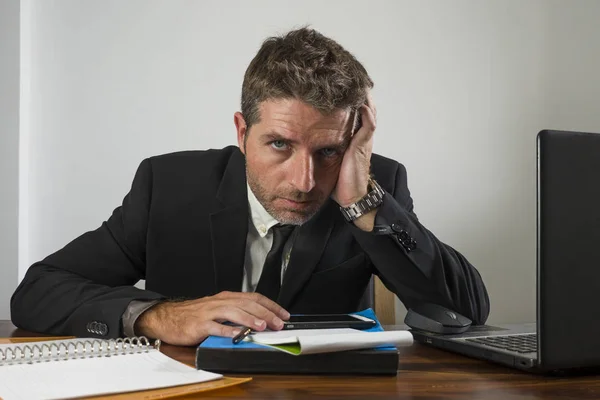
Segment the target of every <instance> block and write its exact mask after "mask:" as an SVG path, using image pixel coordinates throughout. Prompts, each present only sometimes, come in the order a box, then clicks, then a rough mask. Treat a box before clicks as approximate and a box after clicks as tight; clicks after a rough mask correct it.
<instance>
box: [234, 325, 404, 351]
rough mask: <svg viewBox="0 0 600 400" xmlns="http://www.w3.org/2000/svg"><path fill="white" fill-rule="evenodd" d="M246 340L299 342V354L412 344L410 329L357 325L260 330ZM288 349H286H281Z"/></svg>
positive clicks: (257, 341)
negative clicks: (367, 328) (371, 328)
mask: <svg viewBox="0 0 600 400" xmlns="http://www.w3.org/2000/svg"><path fill="white" fill-rule="evenodd" d="M246 340H249V341H253V342H256V343H261V344H265V345H270V346H278V345H285V344H295V343H297V344H299V345H300V349H301V351H300V354H316V353H327V352H333V351H344V350H356V349H368V348H373V347H378V346H385V345H390V346H399V347H400V346H411V345H412V344H413V336H412V333H410V332H409V331H406V330H404V331H384V332H365V331H360V330H356V329H348V328H343V329H300V330H290V331H279V332H257V333H254V334H252V335H250V336H248V337H247V338H246ZM280 350H282V351H286V350H285V349H281V348H280ZM286 352H287V351H286Z"/></svg>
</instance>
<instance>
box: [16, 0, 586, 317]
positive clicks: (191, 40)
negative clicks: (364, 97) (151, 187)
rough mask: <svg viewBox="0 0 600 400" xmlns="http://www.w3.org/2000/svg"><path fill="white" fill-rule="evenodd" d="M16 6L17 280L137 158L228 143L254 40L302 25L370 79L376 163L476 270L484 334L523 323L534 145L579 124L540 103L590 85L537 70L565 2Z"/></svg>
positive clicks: (563, 69) (530, 280)
mask: <svg viewBox="0 0 600 400" xmlns="http://www.w3.org/2000/svg"><path fill="white" fill-rule="evenodd" d="M31 1H32V4H33V7H32V8H33V9H34V10H33V12H32V13H31V21H30V22H31V26H32V27H35V30H33V29H32V31H31V32H30V33H31V55H32V56H31V57H32V59H31V65H30V67H31V93H35V95H32V97H31V104H30V110H29V112H30V115H31V119H30V121H29V122H30V128H29V130H28V139H29V144H28V146H27V149H26V150H25V153H24V154H25V155H24V156H25V157H26V158H27V160H29V162H28V168H29V172H28V174H27V176H26V177H25V179H24V180H22V182H21V183H22V184H23V185H26V187H27V190H28V193H27V196H26V197H27V198H24V199H22V202H21V204H22V205H23V204H26V206H27V215H28V218H29V219H28V221H25V223H24V224H23V225H22V226H21V229H23V230H24V231H23V232H24V238H25V239H24V240H26V241H27V242H28V246H27V251H26V252H24V253H23V254H22V255H23V256H22V257H21V258H20V260H19V265H20V270H19V273H20V276H22V275H23V274H24V273H25V271H26V268H27V267H28V265H30V264H31V263H32V262H34V261H36V260H38V259H40V258H42V257H44V256H45V255H46V254H48V253H49V252H52V251H55V250H56V249H58V248H60V247H61V246H63V245H64V244H65V243H66V242H67V241H69V240H71V239H72V238H74V237H75V236H77V235H79V234H81V233H82V232H83V231H86V230H90V229H95V228H96V227H97V226H98V225H99V224H100V223H101V222H102V221H103V220H104V219H106V218H107V217H108V216H109V214H110V212H111V211H112V209H113V208H114V207H115V206H117V205H118V204H120V201H121V199H122V197H123V195H124V194H125V193H126V191H127V190H128V188H129V184H130V183H131V179H132V177H133V173H134V171H135V168H136V167H137V165H138V163H139V162H140V161H141V160H142V158H144V157H147V156H150V155H153V154H158V153H164V152H169V151H175V150H181V149H190V148H208V147H222V146H224V145H227V144H233V143H235V130H234V125H233V118H232V115H233V112H234V111H236V110H237V109H238V108H239V96H240V86H241V82H242V76H243V73H244V70H245V68H246V66H247V64H248V62H249V61H250V60H251V58H252V57H253V55H254V54H255V52H256V50H257V49H258V47H259V46H260V44H261V42H262V40H263V39H264V38H265V37H267V36H269V35H272V34H276V33H281V32H284V31H287V30H288V29H290V28H293V27H297V26H300V25H303V24H305V23H310V24H312V26H313V27H314V28H316V29H318V30H320V31H321V32H323V33H324V34H326V35H329V36H331V37H333V38H334V39H336V40H338V41H339V42H340V43H341V44H342V45H343V46H345V47H346V48H347V49H349V50H350V51H352V52H353V53H354V54H355V55H356V56H357V57H358V58H359V60H361V61H362V62H363V63H364V64H365V66H366V68H367V69H368V70H369V72H370V73H371V75H372V77H373V79H374V80H375V82H376V89H375V91H374V95H375V100H376V102H377V108H378V118H379V121H378V122H379V123H378V131H377V133H376V140H375V151H376V152H379V153H381V154H384V155H386V156H389V157H392V158H395V159H397V160H399V161H400V162H403V163H404V164H405V165H406V166H407V168H408V172H409V184H410V188H411V190H412V194H413V198H414V200H415V207H416V212H417V214H418V215H419V217H420V218H421V220H422V222H423V223H424V224H425V225H426V226H427V227H428V228H429V229H431V230H432V231H433V232H435V233H436V234H437V235H438V236H439V238H440V239H442V240H444V241H446V242H447V243H449V244H451V245H453V246H454V247H456V248H457V249H459V250H460V251H461V252H462V253H464V254H465V255H466V256H467V257H468V258H469V259H470V260H471V262H472V263H473V264H475V265H476V266H477V268H478V269H479V270H480V271H481V273H482V275H483V277H484V280H485V281H486V283H487V285H488V289H489V292H490V297H491V301H492V314H491V318H490V322H492V323H494V322H516V321H524V320H532V319H533V318H534V317H535V313H534V310H535V308H534V305H535V303H534V301H535V179H534V177H535V147H534V146H535V135H536V133H537V132H538V131H539V130H540V129H542V128H545V127H548V126H550V125H551V124H559V123H560V122H561V121H563V119H561V118H560V115H556V111H557V110H558V109H560V110H562V112H563V113H566V114H569V115H572V116H573V117H572V119H571V120H577V119H578V118H579V117H581V115H580V114H581V113H583V111H577V113H579V114H577V115H575V114H573V113H575V111H572V110H571V111H569V110H570V104H571V101H570V100H567V99H565V100H564V102H561V103H558V102H556V101H549V99H548V94H549V93H551V94H554V93H557V92H559V91H566V90H567V89H568V88H569V87H570V86H569V85H568V84H567V83H564V84H563V83H562V82H561V79H563V77H564V76H567V75H569V74H572V75H577V79H578V80H579V83H581V85H585V84H586V82H587V81H588V80H589V79H590V78H592V77H594V76H595V73H594V72H595V71H596V70H597V68H596V69H595V70H594V69H586V68H584V67H581V66H579V67H577V68H575V67H573V65H572V64H568V63H566V62H565V63H564V64H561V65H556V66H552V67H551V66H549V61H551V60H553V59H554V57H556V58H560V57H558V56H557V54H560V52H563V51H567V50H565V49H563V47H565V46H563V44H564V45H566V43H562V42H561V41H560V40H559V39H560V38H562V35H566V34H569V33H568V32H571V31H567V29H566V28H564V29H563V28H559V29H560V31H557V30H556V29H557V27H556V26H554V25H556V24H550V23H549V22H552V21H554V20H555V19H559V18H560V15H561V14H562V12H563V11H565V10H567V9H569V10H570V9H571V5H572V4H573V3H572V2H564V1H563V2H560V1H553V2H546V1H543V0H532V1H527V2H523V1H521V0H510V1H505V0H497V1H486V2H480V1H476V0H460V1H458V0H457V1H452V2H446V1H442V0H440V1H434V0H429V1H419V2H417V1H407V0H406V1H397V0H390V1H373V2H370V3H369V4H368V5H366V3H365V2H364V1H348V0H344V1H327V2H324V1H304V2H296V1H274V0H273V1H266V0H263V1H252V2H244V1H219V2H217V1H214V2H208V1H204V2H200V1H196V2H192V1H183V0H179V1H174V0H172V1H168V2H167V1H158V0H128V1H122V0H110V1H103V2H97V1H92V0H87V1H82V0H62V1H59V0H55V1H44V0H31ZM577 4H578V6H577V7H574V8H573V10H572V11H570V12H572V13H577V12H580V13H581V14H583V17H582V18H580V19H579V20H578V21H582V20H583V21H584V24H583V25H579V23H573V24H571V25H569V29H574V30H575V33H573V34H572V35H573V37H577V35H582V36H586V37H589V35H590V34H591V35H592V36H593V35H595V36H596V37H597V35H598V28H597V27H596V25H597V24H595V21H594V17H593V16H592V15H591V13H589V14H588V15H586V11H589V10H588V9H593V10H594V11H596V9H597V7H598V6H597V4H598V3H594V2H593V1H590V2H583V1H582V2H580V3H577ZM578 10H579V11H578ZM596 15H598V14H597V13H596ZM551 25H552V26H551ZM588 31H589V32H588ZM554 41H557V42H558V43H559V45H557V46H558V47H555V46H554V43H553V42H554ZM580 46H581V48H585V47H586V46H588V45H585V44H580ZM596 46H597V45H596ZM567 47H568V46H567ZM568 50H569V51H573V52H577V51H578V49H577V48H575V49H573V48H569V49H568ZM590 57H591V56H590ZM589 96H590V97H589V99H590V100H591V92H590V95H589ZM571 98H573V99H574V98H579V92H578V91H577V90H576V89H575V90H573V91H572V92H571ZM596 98H597V96H596ZM586 110H588V111H587V112H588V114H586V115H585V116H589V117H590V118H592V117H594V116H593V115H592V114H593V108H592V107H591V106H590V108H589V109H586ZM564 121H566V122H564V125H565V127H570V126H571V125H570V122H569V121H567V119H564ZM585 126H589V125H585ZM399 318H402V315H399Z"/></svg>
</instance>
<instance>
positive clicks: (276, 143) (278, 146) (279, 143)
mask: <svg viewBox="0 0 600 400" xmlns="http://www.w3.org/2000/svg"><path fill="white" fill-rule="evenodd" d="M286 146H287V143H285V142H284V141H283V140H273V141H272V142H271V147H273V148H274V149H275V150H284V149H285V147H286Z"/></svg>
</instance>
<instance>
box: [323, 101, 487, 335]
mask: <svg viewBox="0 0 600 400" xmlns="http://www.w3.org/2000/svg"><path fill="white" fill-rule="evenodd" d="M358 111H359V112H360V117H361V121H362V126H361V127H360V129H358V130H357V131H356V132H354V134H353V135H352V136H351V140H350V144H349V146H348V148H347V150H346V151H345V153H344V156H343V159H342V161H341V165H340V172H339V176H338V181H337V184H336V187H335V189H334V192H333V193H332V197H333V199H334V200H335V201H336V202H337V203H338V204H339V205H340V206H341V207H348V206H349V205H351V204H354V203H355V202H357V201H358V200H359V199H361V198H363V197H364V196H365V195H366V194H367V186H368V179H369V171H370V169H371V154H372V147H373V134H374V132H375V129H376V125H377V123H376V115H377V110H376V108H375V104H374V102H373V98H372V96H371V95H370V93H369V94H368V96H367V101H366V104H364V105H363V106H362V107H361V108H360V110H358ZM391 165H393V164H391ZM396 165H397V168H396V172H395V174H394V179H393V180H390V181H389V182H379V183H380V184H381V185H382V186H383V187H386V188H391V189H392V190H391V194H390V193H386V194H385V195H384V199H383V204H382V205H381V206H380V207H379V208H376V209H373V210H371V211H369V212H368V213H366V214H364V215H362V216H361V217H360V218H358V219H356V220H354V221H353V231H354V236H355V238H356V240H357V241H358V243H359V244H360V245H361V247H362V248H363V249H364V250H365V252H366V253H367V255H368V256H369V257H370V259H371V261H372V263H373V265H374V267H375V270H376V273H377V274H378V275H379V276H380V277H381V280H382V281H383V283H384V284H385V285H386V286H387V287H388V289H390V290H391V291H393V292H394V293H396V295H397V296H398V297H399V298H400V300H401V301H402V302H403V303H404V305H405V306H406V307H408V308H410V307H411V306H412V305H413V304H418V303H419V302H431V303H436V304H439V305H442V306H446V307H447V308H450V309H453V310H455V311H457V312H459V313H461V314H463V315H465V316H466V317H469V318H470V319H471V320H473V322H474V323H476V324H482V323H484V322H485V320H486V319H487V317H488V314H489V299H488V295H487V292H486V289H485V286H484V284H483V281H482V280H481V276H480V275H479V273H478V272H477V270H476V269H475V268H474V267H473V266H472V265H471V264H470V263H469V262H468V261H467V260H466V259H465V257H463V256H462V255H461V254H460V253H459V252H457V251H456V250H454V249H453V248H451V247H450V246H448V245H446V244H444V243H442V242H441V241H439V240H438V239H437V238H436V237H435V236H434V235H433V234H432V233H431V232H430V231H428V230H427V229H426V228H425V227H424V226H423V225H421V224H420V223H419V221H418V219H417V217H416V215H415V214H414V212H413V202H412V199H411V197H410V192H409V190H408V187H407V185H406V170H405V169H404V167H403V166H401V165H400V164H398V163H396ZM372 167H374V168H373V172H374V173H375V177H376V178H378V177H381V178H384V179H385V178H387V177H389V178H391V174H389V173H388V171H387V169H386V170H382V171H378V170H377V169H376V168H379V166H376V165H373V166H372ZM389 178H388V179H389Z"/></svg>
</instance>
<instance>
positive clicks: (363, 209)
mask: <svg viewBox="0 0 600 400" xmlns="http://www.w3.org/2000/svg"><path fill="white" fill-rule="evenodd" d="M369 186H370V187H371V191H370V192H369V193H367V194H366V195H365V196H364V197H363V198H362V199H360V200H358V201H357V202H356V203H353V204H350V205H349V206H348V207H340V211H341V212H342V215H343V216H344V218H345V219H346V221H348V222H352V221H354V220H355V219H358V218H359V217H361V216H362V215H364V214H366V213H368V212H369V211H371V210H374V209H375V208H377V207H379V206H380V205H381V203H383V194H384V191H383V189H382V188H381V186H379V184H378V183H377V182H376V181H375V180H374V179H369Z"/></svg>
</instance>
